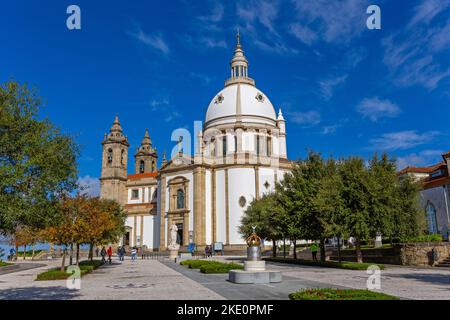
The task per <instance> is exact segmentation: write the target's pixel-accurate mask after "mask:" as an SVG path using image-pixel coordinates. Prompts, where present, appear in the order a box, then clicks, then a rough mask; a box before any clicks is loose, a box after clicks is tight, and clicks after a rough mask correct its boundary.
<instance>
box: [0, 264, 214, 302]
mask: <svg viewBox="0 0 450 320" xmlns="http://www.w3.org/2000/svg"><path fill="white" fill-rule="evenodd" d="M57 265H59V261H58V262H56V261H55V262H51V263H50V264H49V266H46V267H41V268H36V269H31V270H26V271H21V272H15V273H10V274H6V275H2V276H0V300H2V299H63V300H65V299H92V300H95V299H133V300H157V299H161V300H172V299H181V300H191V299H200V300H208V299H214V300H219V299H223V297H222V296H220V295H218V294H216V293H214V292H213V291H211V290H209V289H207V288H205V287H203V286H202V285H200V284H198V283H197V282H195V281H193V280H191V279H189V278H187V277H185V276H183V275H181V274H180V273H178V272H176V271H174V270H173V269H171V268H168V267H166V266H165V265H164V264H162V263H160V262H158V261H157V260H136V261H130V260H125V261H124V262H122V263H120V262H118V261H114V263H113V264H112V265H106V266H104V267H102V268H99V269H97V270H96V271H94V272H93V273H91V274H88V275H86V276H84V277H83V278H82V282H81V290H69V289H67V288H66V286H65V283H66V282H65V280H61V281H59V280H58V281H34V279H35V278H36V275H37V274H38V273H39V272H42V271H44V270H46V269H48V268H49V267H54V266H57Z"/></svg>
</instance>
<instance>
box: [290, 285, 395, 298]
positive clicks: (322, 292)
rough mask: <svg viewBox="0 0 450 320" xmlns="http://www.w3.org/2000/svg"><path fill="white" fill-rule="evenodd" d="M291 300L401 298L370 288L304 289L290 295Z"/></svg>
mask: <svg viewBox="0 0 450 320" xmlns="http://www.w3.org/2000/svg"><path fill="white" fill-rule="evenodd" d="M289 299H291V300H399V298H397V297H394V296H391V295H388V294H384V293H380V292H374V291H369V290H357V289H345V290H341V289H330V288H325V289H302V290H300V291H297V292H294V293H291V294H290V295H289Z"/></svg>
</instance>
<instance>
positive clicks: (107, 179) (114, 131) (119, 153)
mask: <svg viewBox="0 0 450 320" xmlns="http://www.w3.org/2000/svg"><path fill="white" fill-rule="evenodd" d="M102 146H103V153H102V173H101V177H100V197H101V198H106V199H113V200H116V201H117V202H119V203H120V204H124V203H125V201H126V199H125V194H126V188H125V186H126V182H127V162H128V147H129V146H130V145H129V143H128V139H127V137H126V136H125V135H124V134H123V131H122V126H121V125H120V122H119V117H118V116H117V115H116V117H115V119H114V123H113V125H112V127H111V129H110V130H109V133H108V134H105V136H104V139H103V141H102Z"/></svg>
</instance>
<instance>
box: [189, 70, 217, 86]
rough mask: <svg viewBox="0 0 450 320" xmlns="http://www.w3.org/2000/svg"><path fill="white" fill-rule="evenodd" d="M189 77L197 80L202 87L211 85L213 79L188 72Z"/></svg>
mask: <svg viewBox="0 0 450 320" xmlns="http://www.w3.org/2000/svg"><path fill="white" fill-rule="evenodd" d="M189 76H190V77H191V78H192V79H196V80H199V81H200V82H201V83H203V84H204V85H209V84H210V83H211V81H212V80H213V77H209V76H207V75H206V74H202V73H197V72H190V73H189Z"/></svg>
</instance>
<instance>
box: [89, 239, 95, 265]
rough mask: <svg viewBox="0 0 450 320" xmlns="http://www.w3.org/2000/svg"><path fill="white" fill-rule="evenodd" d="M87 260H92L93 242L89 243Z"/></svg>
mask: <svg viewBox="0 0 450 320" xmlns="http://www.w3.org/2000/svg"><path fill="white" fill-rule="evenodd" d="M89 260H91V261H92V260H94V244H93V243H89Z"/></svg>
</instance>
